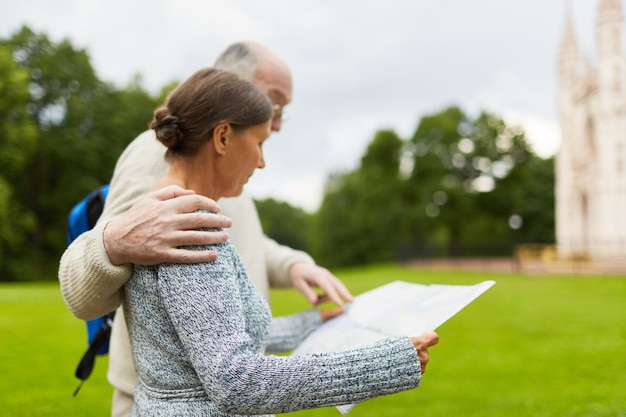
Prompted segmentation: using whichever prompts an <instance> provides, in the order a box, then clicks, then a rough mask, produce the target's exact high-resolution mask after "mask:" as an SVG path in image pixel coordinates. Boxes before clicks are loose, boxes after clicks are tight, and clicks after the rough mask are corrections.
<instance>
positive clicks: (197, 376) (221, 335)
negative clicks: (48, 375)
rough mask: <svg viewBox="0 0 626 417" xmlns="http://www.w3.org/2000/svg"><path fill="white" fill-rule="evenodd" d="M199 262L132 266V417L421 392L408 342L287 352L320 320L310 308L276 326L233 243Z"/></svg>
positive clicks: (268, 408) (254, 410)
mask: <svg viewBox="0 0 626 417" xmlns="http://www.w3.org/2000/svg"><path fill="white" fill-rule="evenodd" d="M194 249H198V250H206V249H212V250H216V251H217V252H218V254H219V256H218V259H217V260H216V261H214V262H210V263H203V264H161V265H156V266H136V267H135V269H134V272H133V275H132V277H131V279H130V280H129V281H128V282H127V284H126V286H125V301H124V311H125V313H126V315H125V317H126V322H127V325H128V329H129V333H130V338H131V344H132V349H133V358H134V361H135V367H136V370H137V373H138V375H139V380H140V383H139V384H138V386H137V388H136V389H135V408H134V409H133V414H132V415H133V416H172V415H176V416H186V415H193V416H228V415H237V414H245V415H251V414H254V415H267V414H272V413H286V412H291V411H295V410H301V409H306V408H314V407H324V406H333V405H341V404H351V403H355V402H360V401H364V400H367V399H369V398H373V397H376V396H379V395H384V394H391V393H395V392H399V391H403V390H407V389H411V388H415V387H417V386H418V385H419V382H420V377H421V372H420V366H419V360H418V358H417V352H416V350H415V348H414V347H413V345H412V343H411V341H410V339H409V338H408V337H395V338H389V339H385V340H382V341H380V342H378V343H376V344H374V345H371V346H367V347H363V348H359V349H354V350H350V351H345V352H339V353H330V354H315V355H298V356H289V357H285V356H272V355H266V354H265V352H266V347H267V348H271V349H272V350H274V351H276V350H280V351H285V350H290V349H293V348H294V347H295V346H296V345H297V344H298V343H300V342H301V341H302V340H303V339H304V338H305V337H306V336H307V335H308V334H309V333H310V332H311V331H312V330H314V329H315V328H316V327H317V326H319V324H320V322H321V320H320V315H319V312H318V311H317V310H315V309H313V310H308V311H305V312H304V313H301V314H296V315H292V316H287V317H282V318H280V319H272V317H271V313H270V310H269V306H268V304H267V302H266V301H265V299H264V297H263V296H262V295H261V294H260V293H259V292H258V290H257V289H256V288H255V287H254V285H253V283H252V281H251V280H250V279H249V277H248V276H247V274H246V271H245V268H244V267H243V264H242V263H241V260H240V258H239V256H238V254H237V252H236V250H235V248H234V246H233V245H232V243H231V242H230V241H228V242H226V243H223V244H220V245H212V246H206V247H201V248H194Z"/></svg>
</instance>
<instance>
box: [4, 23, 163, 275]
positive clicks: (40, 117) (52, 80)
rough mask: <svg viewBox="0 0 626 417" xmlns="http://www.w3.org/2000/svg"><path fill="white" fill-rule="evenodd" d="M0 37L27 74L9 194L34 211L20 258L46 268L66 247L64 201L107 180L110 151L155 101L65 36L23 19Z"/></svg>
mask: <svg viewBox="0 0 626 417" xmlns="http://www.w3.org/2000/svg"><path fill="white" fill-rule="evenodd" d="M0 43H1V44H3V45H6V46H8V47H10V48H11V51H12V57H13V59H14V61H15V63H16V64H17V66H18V67H19V68H23V69H24V70H26V71H27V73H28V74H29V80H28V91H29V92H30V97H29V99H28V102H27V103H25V105H24V104H22V106H23V107H22V109H25V111H26V112H27V114H28V115H29V116H30V118H31V120H32V122H33V123H34V125H35V126H36V135H35V142H34V146H33V151H32V152H31V154H30V155H29V158H28V159H27V160H26V162H25V170H26V171H27V172H28V175H24V176H20V177H18V178H17V179H16V180H15V183H14V192H15V194H14V196H13V198H14V199H15V200H18V201H20V202H21V203H22V204H23V205H24V211H25V213H32V214H33V218H34V225H33V226H34V227H33V229H32V231H31V233H30V236H29V240H28V247H29V255H28V262H27V263H28V264H29V265H31V266H33V267H34V268H37V269H38V271H39V272H40V273H41V274H43V275H52V274H53V273H54V272H56V263H57V261H58V258H59V257H60V255H61V253H62V251H63V249H64V247H65V238H64V236H65V229H66V219H67V214H68V211H69V209H70V208H71V206H72V205H73V204H74V203H75V202H76V201H78V200H80V199H81V198H82V197H83V196H84V195H85V194H87V193H88V192H89V191H91V190H92V189H94V188H96V187H98V186H99V185H102V184H104V183H106V182H108V181H109V179H110V177H111V173H112V170H113V166H114V164H115V161H116V160H117V157H118V156H119V154H120V153H121V151H122V150H123V149H124V147H125V146H126V144H127V143H128V142H130V141H131V140H132V139H133V138H134V137H135V136H136V135H137V134H138V133H140V132H141V131H143V130H145V129H146V127H147V125H148V122H149V121H150V119H151V115H152V111H153V110H154V108H155V107H156V103H155V101H154V100H153V99H152V98H151V97H150V95H149V94H147V93H145V92H144V91H143V90H142V89H141V87H140V86H139V81H137V82H136V83H134V84H131V85H129V86H128V88H126V89H124V90H117V89H116V88H115V87H114V86H112V85H111V84H109V83H106V82H103V81H101V80H100V79H99V78H98V77H97V75H96V73H95V71H94V69H93V68H92V66H91V63H90V59H89V56H88V55H87V53H86V51H85V50H82V49H77V48H75V47H74V46H73V45H72V44H71V43H70V42H69V41H68V40H62V41H61V42H58V43H55V42H52V41H51V40H50V39H49V38H48V37H47V36H46V35H45V34H36V33H34V32H33V31H32V30H30V29H29V28H28V27H23V28H21V29H20V30H19V31H18V32H17V33H15V34H14V35H13V36H12V37H11V38H10V39H8V40H5V41H2V42H0ZM25 263H26V262H25ZM30 275H32V274H30Z"/></svg>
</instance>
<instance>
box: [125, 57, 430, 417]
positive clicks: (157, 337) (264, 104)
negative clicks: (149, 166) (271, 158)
mask: <svg viewBox="0 0 626 417" xmlns="http://www.w3.org/2000/svg"><path fill="white" fill-rule="evenodd" d="M271 117H272V105H271V103H270V101H269V99H268V98H267V96H266V95H265V94H264V93H263V92H261V91H260V90H259V89H257V88H256V87H254V86H253V85H252V84H250V83H249V82H247V81H243V80H241V79H240V78H238V77H237V76H235V75H233V74H231V73H228V72H225V71H220V70H216V69H203V70H200V71H198V72H197V73H195V74H194V75H192V76H191V77H190V78H189V79H188V80H186V81H185V82H184V83H182V84H181V85H180V86H179V87H178V88H177V89H176V90H175V91H174V92H173V93H172V94H171V95H170V97H169V98H168V100H167V102H166V103H165V105H164V106H163V107H160V108H158V109H157V110H156V111H155V113H154V119H153V121H152V123H151V125H150V127H151V128H152V129H154V130H155V132H156V136H157V138H158V140H160V141H161V142H162V143H163V144H164V145H165V146H166V147H167V149H168V150H167V153H166V156H165V157H166V158H169V161H170V170H169V172H168V174H167V176H166V177H165V178H163V179H162V180H161V181H160V182H159V183H158V184H157V188H160V187H166V186H169V185H178V186H181V187H183V188H186V189H193V190H195V191H196V192H197V193H200V194H203V195H205V196H207V197H210V198H212V199H214V200H218V199H219V198H221V197H231V196H236V195H239V194H240V193H241V192H242V190H243V186H244V184H245V183H246V182H247V180H248V178H250V176H251V175H252V173H253V172H254V170H255V169H257V168H263V167H264V166H265V161H264V159H263V151H262V147H263V143H264V141H265V140H266V139H267V137H268V136H269V134H270V119H271ZM191 215H193V214H191ZM192 249H195V250H215V251H216V252H218V254H219V256H218V258H217V260H215V261H213V262H209V263H200V264H169V263H163V264H159V265H154V266H140V265H136V266H135V268H134V272H133V275H132V277H131V279H130V280H129V281H128V282H127V283H126V286H125V288H124V292H125V302H124V313H125V319H126V322H127V325H128V329H129V334H130V339H131V345H132V350H133V359H134V362H135V367H136V370H137V373H138V376H139V384H138V385H137V387H136V389H135V406H134V408H133V411H132V415H133V416H192V415H193V416H227V415H233V414H247V415H250V414H256V415H260V414H271V413H285V412H290V411H295V410H300V409H305V408H314V407H323V406H332V405H342V404H350V403H355V402H359V401H363V400H366V399H369V398H373V397H376V396H380V395H385V394H391V393H395V392H399V391H403V390H407V389H411V388H415V387H417V386H418V385H419V383H420V379H421V375H422V372H423V369H424V366H425V365H426V363H427V361H428V351H427V348H428V347H429V346H431V345H433V344H435V343H437V340H438V337H437V335H436V334H435V333H426V334H423V335H420V336H417V337H393V338H389V339H385V340H382V341H380V342H378V343H376V344H373V345H371V346H366V347H363V348H359V349H354V350H350V351H345V352H339V353H332V354H319V355H301V356H291V357H285V356H267V355H266V354H265V353H266V352H283V351H288V350H291V349H293V348H294V347H295V346H297V344H298V343H299V342H300V341H302V340H303V339H304V338H305V337H306V336H307V335H308V334H309V333H310V332H311V331H312V330H314V329H315V328H316V327H317V326H319V325H320V324H321V323H322V322H323V321H324V320H327V319H329V318H332V317H333V316H335V315H336V314H339V313H341V312H340V311H320V310H317V309H311V310H308V311H305V312H303V313H301V314H296V315H292V316H288V317H282V318H276V319H272V316H271V312H270V309H269V306H268V304H267V301H266V300H265V299H264V298H263V296H262V295H261V294H260V293H259V292H258V291H257V290H256V288H255V287H254V285H253V284H252V281H251V280H250V278H249V277H248V275H247V273H246V271H245V268H244V266H243V264H242V263H241V260H240V258H239V256H238V254H237V252H236V250H235V248H234V246H233V245H232V243H231V242H230V241H227V242H225V243H222V244H219V245H211V246H202V247H194V248H192Z"/></svg>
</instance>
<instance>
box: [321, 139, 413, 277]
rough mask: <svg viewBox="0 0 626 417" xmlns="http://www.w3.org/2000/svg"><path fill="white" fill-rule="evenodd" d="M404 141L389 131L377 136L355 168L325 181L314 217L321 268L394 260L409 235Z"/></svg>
mask: <svg viewBox="0 0 626 417" xmlns="http://www.w3.org/2000/svg"><path fill="white" fill-rule="evenodd" d="M402 150H403V141H402V140H401V139H400V138H399V137H398V135H397V134H396V133H395V132H394V131H392V130H381V131H378V132H376V134H375V135H374V138H373V139H372V142H371V143H370V145H369V146H368V148H367V150H366V152H365V155H364V156H363V157H362V158H361V163H360V165H359V167H358V168H357V169H356V170H355V171H353V172H349V173H345V174H336V175H335V176H333V177H332V178H331V180H329V182H328V183H327V186H326V192H325V196H324V200H323V203H322V206H321V207H320V210H319V212H318V213H317V216H316V218H315V222H316V223H315V224H316V227H315V228H314V230H315V232H316V235H315V237H314V239H315V244H314V245H313V246H314V247H315V251H314V254H315V255H316V257H317V258H319V259H321V260H322V261H323V263H324V264H325V265H329V266H337V265H355V264H360V263H371V262H384V261H389V260H393V259H394V258H395V254H396V250H397V245H398V243H399V242H402V241H403V240H405V239H406V238H407V236H408V233H407V229H406V225H407V224H406V222H405V219H406V218H407V210H410V205H409V204H407V201H406V199H404V198H403V195H404V193H403V190H402V181H401V179H400V164H401V159H402Z"/></svg>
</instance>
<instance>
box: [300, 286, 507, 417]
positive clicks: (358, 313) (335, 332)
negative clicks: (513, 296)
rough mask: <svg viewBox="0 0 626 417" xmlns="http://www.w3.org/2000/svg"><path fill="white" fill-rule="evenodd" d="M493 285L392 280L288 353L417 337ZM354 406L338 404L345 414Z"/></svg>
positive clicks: (353, 304)
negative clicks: (435, 283) (403, 336)
mask: <svg viewBox="0 0 626 417" xmlns="http://www.w3.org/2000/svg"><path fill="white" fill-rule="evenodd" d="M494 284H495V281H483V282H481V283H479V284H475V285H422V284H414V283H410V282H404V281H393V282H391V283H389V284H386V285H383V286H381V287H378V288H375V289H373V290H371V291H368V292H366V293H363V294H361V295H359V296H357V297H355V299H354V302H353V303H352V304H350V305H349V306H348V307H347V308H346V313H345V314H342V315H341V316H339V317H337V318H335V319H333V320H330V321H328V322H326V323H324V324H323V325H322V326H320V327H319V328H317V329H316V330H315V331H314V332H313V333H311V334H310V335H309V336H308V337H307V338H306V339H305V340H304V342H302V343H301V344H300V346H298V348H297V349H296V350H295V351H294V352H293V353H294V354H305V353H322V352H337V351H341V350H346V349H352V348H356V347H360V346H364V345H368V344H371V343H373V342H375V341H377V340H379V339H383V338H385V337H387V336H401V335H406V336H418V335H420V334H422V333H424V332H425V331H433V330H435V329H437V327H439V326H440V325H442V324H443V323H445V322H446V320H448V319H449V318H450V317H452V316H454V315H455V314H456V313H458V312H459V311H460V310H461V309H463V307H465V306H466V305H468V304H469V303H471V302H472V301H473V300H474V299H476V298H477V297H478V296H479V295H481V294H482V293H483V292H485V291H487V290H488V289H489V288H491V286H493V285H494ZM354 405H355V404H352V405H345V406H339V407H337V409H338V410H339V411H340V412H341V414H343V415H345V414H347V413H348V412H349V411H350V410H351V409H352V408H353V407H354Z"/></svg>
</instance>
